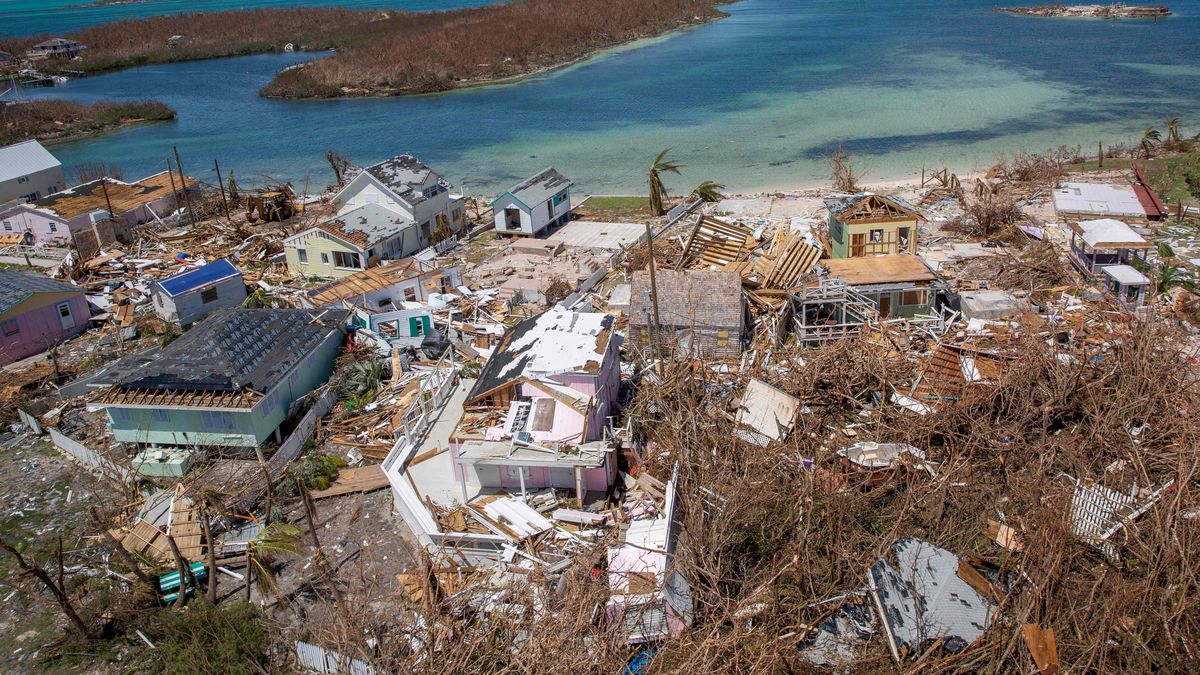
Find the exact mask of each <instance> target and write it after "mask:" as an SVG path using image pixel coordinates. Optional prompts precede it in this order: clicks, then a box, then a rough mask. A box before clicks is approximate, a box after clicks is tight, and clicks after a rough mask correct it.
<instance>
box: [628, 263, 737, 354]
mask: <svg viewBox="0 0 1200 675" xmlns="http://www.w3.org/2000/svg"><path fill="white" fill-rule="evenodd" d="M631 285H632V295H631V297H630V301H629V338H630V340H632V341H633V342H634V343H635V344H637V345H638V346H639V347H641V348H642V349H648V348H649V347H650V345H651V342H652V341H653V340H658V341H659V343H660V344H661V345H662V346H663V347H664V348H666V349H668V350H674V351H676V352H678V353H681V354H686V355H689V356H696V357H700V358H737V357H739V356H741V354H742V346H743V343H744V341H745V336H746V322H747V311H748V310H747V306H746V300H745V296H744V295H743V294H742V278H741V276H739V275H738V274H737V273H736V272H714V271H709V270H691V269H688V270H658V271H657V272H655V284H654V285H655V286H657V288H658V325H655V306H654V305H655V303H654V299H653V298H652V297H651V296H652V290H651V284H650V273H649V272H646V271H639V272H634V273H633V281H632V284H631Z"/></svg>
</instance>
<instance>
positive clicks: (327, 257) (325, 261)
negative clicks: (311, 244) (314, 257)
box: [321, 253, 329, 265]
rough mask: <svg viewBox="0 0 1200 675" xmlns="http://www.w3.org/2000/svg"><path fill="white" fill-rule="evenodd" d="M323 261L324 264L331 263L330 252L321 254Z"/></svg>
mask: <svg viewBox="0 0 1200 675" xmlns="http://www.w3.org/2000/svg"><path fill="white" fill-rule="evenodd" d="M321 263H322V264H324V265H328V264H329V254H328V253H322V254H321Z"/></svg>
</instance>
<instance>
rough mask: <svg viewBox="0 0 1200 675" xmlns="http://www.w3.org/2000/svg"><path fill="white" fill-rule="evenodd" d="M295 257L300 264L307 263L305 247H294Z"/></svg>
mask: <svg viewBox="0 0 1200 675" xmlns="http://www.w3.org/2000/svg"><path fill="white" fill-rule="evenodd" d="M296 259H297V260H299V261H300V264H301V265H307V264H308V249H306V248H298V249H296Z"/></svg>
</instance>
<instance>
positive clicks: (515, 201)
mask: <svg viewBox="0 0 1200 675" xmlns="http://www.w3.org/2000/svg"><path fill="white" fill-rule="evenodd" d="M491 207H492V212H493V213H494V214H495V216H494V217H495V222H496V232H499V233H501V234H515V235H524V236H532V235H536V234H538V233H539V232H541V231H542V230H544V229H546V228H547V227H552V226H554V225H558V224H560V223H563V222H566V220H567V216H568V214H570V212H571V180H570V179H569V178H567V177H566V176H564V175H562V174H561V173H559V172H558V170H557V169H555V168H553V167H546V168H545V169H543V170H542V171H541V172H540V173H538V174H536V175H534V176H530V177H529V178H526V179H525V180H523V181H521V182H520V183H517V184H516V185H514V186H512V187H511V188H509V189H508V190H506V191H505V192H504V193H502V194H501V195H500V196H499V197H496V199H494V200H493V201H492V203H491Z"/></svg>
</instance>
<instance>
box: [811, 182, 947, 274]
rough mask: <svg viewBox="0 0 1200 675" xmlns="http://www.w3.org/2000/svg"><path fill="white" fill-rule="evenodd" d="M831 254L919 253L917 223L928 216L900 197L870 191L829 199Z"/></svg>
mask: <svg viewBox="0 0 1200 675" xmlns="http://www.w3.org/2000/svg"><path fill="white" fill-rule="evenodd" d="M825 207H826V208H827V209H828V210H829V243H830V251H829V254H830V256H831V257H834V258H861V257H863V256H871V255H896V254H898V253H910V254H913V255H916V253H917V225H918V223H919V222H920V221H922V220H924V217H923V216H922V215H921V214H920V213H919V212H918V211H917V210H916V209H915V208H913V206H912V205H911V204H909V203H908V202H906V201H904V200H903V199H901V198H899V197H889V196H886V195H877V194H872V193H869V192H864V193H862V194H858V195H854V196H853V197H849V198H846V199H827V200H825Z"/></svg>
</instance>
